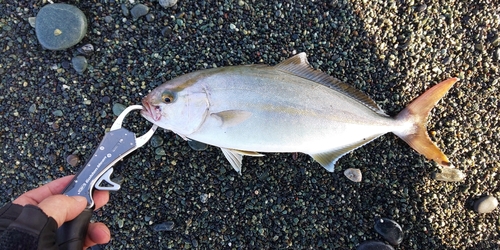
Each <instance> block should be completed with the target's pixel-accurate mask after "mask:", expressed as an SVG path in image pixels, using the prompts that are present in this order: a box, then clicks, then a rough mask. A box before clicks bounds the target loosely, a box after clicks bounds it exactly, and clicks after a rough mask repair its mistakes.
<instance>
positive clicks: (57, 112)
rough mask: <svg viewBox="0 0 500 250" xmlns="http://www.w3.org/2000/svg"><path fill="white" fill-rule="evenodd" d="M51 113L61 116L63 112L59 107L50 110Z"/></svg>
mask: <svg viewBox="0 0 500 250" xmlns="http://www.w3.org/2000/svg"><path fill="white" fill-rule="evenodd" d="M52 114H53V115H55V116H59V117H61V116H63V115H64V114H63V112H62V111H61V110H60V109H58V110H54V112H52Z"/></svg>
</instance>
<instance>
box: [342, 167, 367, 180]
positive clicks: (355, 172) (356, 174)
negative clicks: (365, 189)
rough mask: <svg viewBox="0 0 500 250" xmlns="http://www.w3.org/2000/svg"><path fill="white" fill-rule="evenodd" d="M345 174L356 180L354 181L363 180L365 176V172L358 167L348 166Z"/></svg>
mask: <svg viewBox="0 0 500 250" xmlns="http://www.w3.org/2000/svg"><path fill="white" fill-rule="evenodd" d="M344 175H345V176H346V177H347V179H349V180H351V181H354V182H361V179H362V178H363V174H361V170H359V169H357V168H348V169H346V170H345V171H344Z"/></svg>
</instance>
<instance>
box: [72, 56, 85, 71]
mask: <svg viewBox="0 0 500 250" xmlns="http://www.w3.org/2000/svg"><path fill="white" fill-rule="evenodd" d="M71 63H72V64H73V69H75V71H76V72H78V73H80V74H81V73H83V72H84V71H85V70H86V69H87V65H88V63H87V58H85V57H84V56H75V57H73V58H72V59H71Z"/></svg>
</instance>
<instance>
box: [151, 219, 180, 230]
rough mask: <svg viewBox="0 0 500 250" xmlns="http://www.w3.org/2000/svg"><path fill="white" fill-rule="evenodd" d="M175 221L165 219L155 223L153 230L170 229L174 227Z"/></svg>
mask: <svg viewBox="0 0 500 250" xmlns="http://www.w3.org/2000/svg"><path fill="white" fill-rule="evenodd" d="M174 226H175V223H174V222H173V221H165V222H163V223H160V224H156V225H154V226H153V230H155V231H156V232H160V231H172V230H173V229H174Z"/></svg>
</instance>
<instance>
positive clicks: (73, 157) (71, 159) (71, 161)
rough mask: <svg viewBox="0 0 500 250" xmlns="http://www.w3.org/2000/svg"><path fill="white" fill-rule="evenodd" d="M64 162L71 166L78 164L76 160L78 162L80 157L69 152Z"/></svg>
mask: <svg viewBox="0 0 500 250" xmlns="http://www.w3.org/2000/svg"><path fill="white" fill-rule="evenodd" d="M66 162H67V163H68V164H69V165H71V166H72V167H76V166H77V165H78V162H80V157H78V155H75V154H70V155H68V156H67V157H66Z"/></svg>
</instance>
